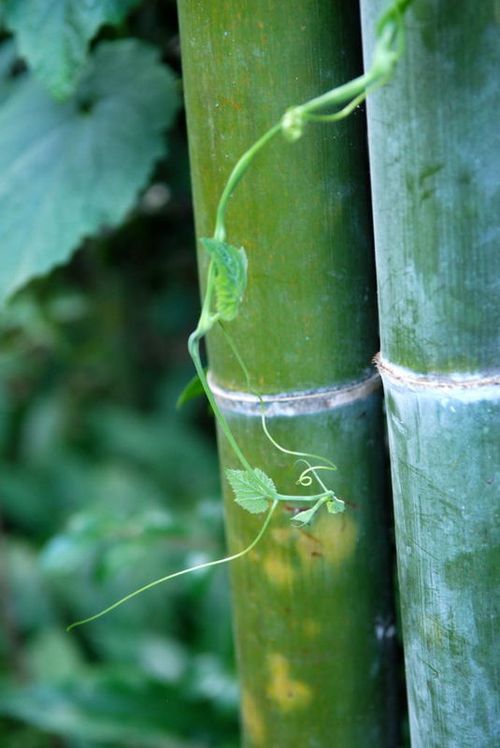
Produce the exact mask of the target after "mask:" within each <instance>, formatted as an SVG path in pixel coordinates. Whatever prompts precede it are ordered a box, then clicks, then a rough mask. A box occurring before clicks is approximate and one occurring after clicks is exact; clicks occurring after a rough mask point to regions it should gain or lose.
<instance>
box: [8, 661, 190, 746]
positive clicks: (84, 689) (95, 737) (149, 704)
mask: <svg viewBox="0 0 500 748" xmlns="http://www.w3.org/2000/svg"><path fill="white" fill-rule="evenodd" d="M0 714H4V715H6V716H10V717H14V718H17V719H21V720H23V721H25V722H27V723H28V724H32V725H36V726H37V727H39V728H40V729H42V730H46V731H49V732H51V733H54V734H56V735H62V736H68V737H70V738H78V739H80V740H91V741H95V742H96V743H97V744H100V743H104V744H106V745H109V743H112V744H113V745H115V744H116V743H118V744H119V745H120V746H134V748H139V746H140V748H188V746H189V748H201V745H200V743H198V742H197V741H193V742H191V741H190V742H185V741H183V740H179V739H177V738H174V737H170V735H169V730H170V729H173V730H174V731H175V730H176V728H179V727H185V726H186V723H188V720H189V717H190V713H189V711H188V709H187V707H186V706H185V705H184V704H183V703H182V701H181V700H180V699H179V697H178V696H177V694H176V692H175V690H174V689H169V688H167V687H165V686H162V687H158V686H156V685H153V684H150V683H148V682H147V681H146V680H145V679H144V678H141V677H140V676H137V675H134V674H133V673H132V672H131V671H127V670H125V669H120V670H116V671H114V670H113V669H112V668H109V669H108V671H107V672H106V671H105V670H104V669H102V670H100V671H95V673H94V674H89V675H87V676H83V675H82V674H79V677H78V679H77V680H76V679H75V680H74V681H72V682H67V683H66V684H65V685H64V686H62V685H61V686H59V685H56V684H51V683H48V682H40V683H39V684H35V685H33V686H27V687H19V688H15V687H12V686H9V685H5V686H4V687H3V688H2V685H1V684H0Z"/></svg>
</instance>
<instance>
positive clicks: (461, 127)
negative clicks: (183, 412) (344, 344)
mask: <svg viewBox="0 0 500 748" xmlns="http://www.w3.org/2000/svg"><path fill="white" fill-rule="evenodd" d="M381 6H382V0H381V1H380V2H372V1H371V0H362V10H363V29H364V40H365V43H366V49H365V52H366V55H367V59H368V58H369V57H370V54H371V48H372V26H373V22H374V19H375V18H376V16H377V14H378V12H379V11H380V8H381ZM495 8H496V3H495V2H493V0H486V1H485V2H483V3H480V4H471V3H454V2H451V0H438V1H437V2H433V3H430V2H426V1H425V0H415V2H414V3H413V5H412V8H411V10H410V12H409V14H408V19H407V21H408V23H407V28H408V31H407V41H406V47H407V48H406V51H405V56H404V59H403V61H402V63H401V66H400V67H399V68H398V70H397V73H396V76H395V79H394V80H393V81H392V83H391V86H390V87H387V88H386V89H383V90H381V91H379V92H377V93H376V94H375V95H374V97H373V99H372V100H371V101H370V102H369V105H368V124H369V143H370V162H371V163H370V167H371V174H372V194H373V204H374V223H375V239H376V256H377V274H378V287H379V303H380V327H381V344H382V352H381V359H380V370H381V373H382V376H383V380H384V389H385V392H386V402H387V414H388V425H389V439H390V450H391V464H392V477H393V486H394V502H395V518H396V540H397V554H398V571H399V582H400V588H401V608H402V621H403V634H404V643H405V660H406V673H407V682H408V697H409V710H410V731H411V740H412V746H414V748H443V746H453V748H462V747H463V748H466V747H467V748H468V747H469V746H476V747H477V748H479V747H480V746H483V747H484V748H486V746H492V745H496V744H497V742H498V740H499V738H500V733H499V732H498V722H497V720H498V700H497V694H498V681H497V680H496V678H497V675H496V674H497V672H498V664H499V662H498V654H497V652H498V650H497V649H496V648H495V636H496V630H498V627H496V630H495V625H494V622H495V620H496V615H497V610H496V608H495V605H494V597H495V591H494V575H495V566H496V567H497V568H498V561H499V554H498V514H497V511H498V510H497V506H498V494H499V489H498V485H499V480H500V449H499V444H500V417H499V416H500V386H499V385H500V373H499V358H498V353H499V350H500V338H499V330H500V326H499V320H500V294H499V278H500V251H499V246H500V243H499V231H498V159H496V163H497V165H496V167H495V155H494V154H495V153H496V154H497V155H498V147H499V138H498V121H499V119H500V117H499V115H500V112H499V105H498V104H499V102H498V95H497V80H498V64H499V62H500V60H499V51H500V44H499V41H500V40H499V39H498V31H497V30H498V18H497V17H495V12H496V11H495ZM494 203H496V207H497V209H496V210H495V209H494Z"/></svg>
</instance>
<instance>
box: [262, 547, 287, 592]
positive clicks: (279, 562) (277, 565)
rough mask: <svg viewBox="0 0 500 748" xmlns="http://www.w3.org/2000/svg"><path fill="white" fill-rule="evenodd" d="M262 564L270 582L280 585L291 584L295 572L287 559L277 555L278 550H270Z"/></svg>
mask: <svg viewBox="0 0 500 748" xmlns="http://www.w3.org/2000/svg"><path fill="white" fill-rule="evenodd" d="M262 565H263V567H264V571H265V572H266V574H267V578H268V579H269V581H270V582H273V583H274V584H276V585H278V587H286V586H290V585H291V583H292V581H293V577H294V573H293V569H292V567H291V566H290V564H288V563H287V562H286V561H284V560H283V559H282V558H279V557H278V556H276V552H274V553H273V552H272V551H271V552H270V553H269V554H268V555H267V556H266V557H265V558H264V560H263V562H262Z"/></svg>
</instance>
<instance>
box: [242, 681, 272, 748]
mask: <svg viewBox="0 0 500 748" xmlns="http://www.w3.org/2000/svg"><path fill="white" fill-rule="evenodd" d="M241 712H242V715H243V724H244V726H245V730H246V731H247V732H248V734H249V736H250V739H251V741H252V745H256V746H258V745H265V742H266V726H265V724H264V720H263V719H262V714H261V713H260V711H259V707H258V706H257V703H256V701H255V699H254V697H253V696H252V694H251V693H250V692H249V691H248V690H247V689H244V690H243V693H242V696H241Z"/></svg>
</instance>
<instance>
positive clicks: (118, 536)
mask: <svg viewBox="0 0 500 748" xmlns="http://www.w3.org/2000/svg"><path fill="white" fill-rule="evenodd" d="M48 6H50V13H48V12H47V13H48V14H47V17H46V18H45V20H44V23H42V20H43V19H40V23H39V27H38V30H39V34H37V33H36V32H37V28H36V25H35V23H34V20H33V19H35V17H36V15H35V13H40V12H41V10H43V8H44V7H45V8H46V7H48ZM84 6H85V7H84ZM118 6H119V7H118ZM0 8H2V9H3V11H4V22H5V17H6V18H7V24H8V28H9V29H10V30H13V31H14V32H16V33H15V35H14V37H12V36H10V35H9V34H8V33H7V32H5V33H4V35H3V37H2V39H3V40H0V76H2V81H3V82H0V154H3V155H2V156H1V158H2V163H4V167H5V169H4V171H3V172H2V175H0V235H1V239H2V241H1V247H0V269H1V272H0V285H1V286H2V287H3V288H5V289H6V288H7V287H9V288H11V287H12V282H13V278H14V277H17V279H18V280H17V281H16V282H15V283H14V285H20V284H21V283H22V282H23V280H24V279H28V278H29V277H31V276H33V274H36V273H38V272H41V271H42V270H44V269H45V268H48V267H50V266H51V265H52V264H53V263H54V262H58V261H59V260H58V259H57V257H56V253H57V252H59V259H62V258H63V256H64V255H65V254H67V253H69V252H72V251H73V250H75V249H77V248H78V247H80V249H79V251H77V252H76V254H74V256H73V258H72V260H71V263H70V264H69V265H67V266H65V267H57V268H56V269H55V270H53V271H52V273H51V274H50V275H48V276H46V277H45V278H37V279H36V280H34V281H32V282H31V283H30V284H29V285H27V286H26V287H24V288H23V289H22V290H20V291H19V292H18V293H17V294H16V295H15V296H14V298H13V299H12V300H11V301H9V303H8V304H7V305H6V306H3V307H2V309H1V310H0V745H2V748H3V746H5V748H49V747H50V748H55V747H57V748H61V747H62V748H98V747H102V746H104V747H105V748H119V747H120V746H130V747H132V748H148V747H149V746H151V748H210V746H214V747H215V746H216V747H217V748H234V747H235V746H236V745H237V744H238V738H237V714H236V706H237V700H238V694H237V687H236V681H235V676H234V669H233V654H232V638H231V629H230V618H229V600H228V582H227V577H226V573H225V572H224V570H220V571H214V572H210V571H205V572H200V573H197V574H195V575H192V576H189V577H185V578H183V579H181V580H178V581H176V582H174V583H172V584H171V585H166V586H165V587H162V586H160V587H158V588H156V589H154V590H151V591H150V592H148V593H146V594H144V595H142V596H140V597H138V598H136V599H134V600H133V601H131V602H130V604H128V605H126V606H123V607H122V608H119V609H117V610H116V611H114V612H113V614H111V615H109V616H107V617H105V618H103V619H100V620H99V621H97V622H95V624H92V625H89V626H87V627H83V628H82V629H80V630H78V631H77V632H75V633H73V634H66V632H65V626H66V625H67V624H68V623H70V622H72V621H74V620H76V619H78V618H81V617H84V616H87V615H89V614H92V613H93V612H96V611H97V610H99V609H100V608H101V607H103V606H105V605H108V604H109V603H111V602H114V601H115V600H116V599H117V598H119V597H120V596H122V595H124V594H126V593H127V592H129V591H131V590H133V589H134V588H135V587H137V586H140V585H141V584H144V583H145V582H148V581H150V580H152V579H154V578H156V577H158V576H161V575H164V574H166V573H168V572H169V571H174V570H176V569H180V568H182V567H183V566H185V565H189V564H192V563H196V562H198V561H201V560H204V559H208V558H215V557H218V556H219V555H221V553H222V551H223V532H222V506H221V501H220V496H219V479H218V473H217V463H216V458H215V451H214V446H213V425H212V421H211V418H210V415H209V413H208V410H207V408H206V405H205V404H204V403H203V402H202V401H194V402H189V403H187V404H186V405H185V407H184V408H183V409H182V411H181V412H178V411H176V408H175V404H176V400H177V397H178V394H179V392H180V391H181V390H182V388H183V386H184V385H185V384H186V382H188V381H189V379H190V377H191V376H192V373H193V372H192V369H191V366H190V364H189V363H188V358H187V353H186V338H187V334H188V332H189V330H190V329H191V328H192V326H193V325H194V322H195V319H196V314H197V309H198V284H197V278H196V268H195V265H194V250H193V247H194V240H193V228H192V223H191V220H192V219H191V208H190V197H189V174H188V160H187V149H186V142H185V133H184V126H183V122H182V119H181V118H177V120H174V113H175V110H176V107H177V94H176V92H175V89H174V88H173V87H172V81H173V75H176V76H177V77H178V76H179V75H180V66H179V50H178V41H177V32H176V14H175V4H174V3H173V2H162V3H159V2H153V1H151V0H147V1H145V2H142V3H140V2H132V1H130V2H127V3H123V4H119V3H116V2H113V1H112V0H103V1H102V2H101V0H95V2H94V0H93V1H92V2H88V3H87V2H86V3H84V4H82V3H75V2H73V0H64V2H63V1H61V2H60V3H59V2H57V3H55V1H54V2H48V3H46V2H44V1H43V0H7V1H6V2H3V3H2V5H1V6H0ZM30 9H31V12H32V13H33V15H30ZM87 10H88V12H89V16H88V18H86V17H85V14H86V13H87ZM130 10H133V12H132V14H129V15H127V13H126V11H130ZM91 11H92V12H91ZM75 13H77V14H78V13H81V15H80V16H79V17H78V19H79V20H78V23H76V21H75V25H74V28H72V29H69V28H66V26H65V24H66V22H67V19H71V18H72V19H74V18H76V16H74V14H75ZM5 14H6V15H5ZM113 14H114V15H113ZM90 16H92V18H90ZM82 19H83V20H82ZM89 19H90V20H89ZM44 24H45V25H44ZM58 24H62V26H61V27H60V28H61V34H59V31H58V30H57V29H58V28H59V26H58ZM110 24H118V25H116V26H112V25H110ZM101 27H103V28H102V29H101V31H100V32H99V33H98V35H97V37H96V38H94V37H95V34H96V33H97V32H98V29H99V28H101ZM75 35H76V36H75ZM38 36H39V40H38V41H39V49H37V38H38ZM68 39H70V40H71V41H70V42H68V44H69V46H66V47H64V44H66V41H65V40H68ZM92 39H93V41H92V43H90V42H91V40H92ZM47 40H48V41H47ZM51 40H52V41H51ZM54 40H56V41H57V43H56V41H54ZM89 44H90V46H89ZM44 45H45V46H46V45H48V47H47V46H46V49H45V51H44ZM72 45H73V46H72ZM47 49H49V50H52V53H51V55H52V56H51V57H50V59H49V58H48V57H47V56H46V52H47ZM82 50H83V51H82ZM37 55H38V56H37ZM123 55H124V56H125V57H126V58H127V60H125V57H123V59H122V58H121V56H123ZM42 58H43V59H42ZM160 60H161V64H160ZM127 61H128V62H127ZM166 65H168V66H169V67H170V68H171V69H172V70H173V71H174V74H172V73H171V72H169V70H168V68H167V67H166ZM30 71H31V72H30ZM31 75H35V76H36V77H37V78H38V79H39V80H40V81H41V82H42V84H43V85H45V86H46V87H47V89H48V93H46V92H45V91H44V90H43V89H42V88H41V87H40V83H39V82H36V81H35V80H34V79H31V78H30V76H31ZM89 80H90V81H92V80H93V81H94V83H93V84H92V91H94V92H95V91H98V92H99V96H101V95H102V98H101V99H99V100H100V102H101V105H102V113H101V114H99V106H100V105H99V104H97V105H95V108H92V106H91V105H89V101H87V100H85V97H83V104H87V105H89V109H88V111H87V112H82V111H80V110H78V107H77V98H75V97H81V96H82V95H83V93H82V92H85V90H86V89H85V86H87V85H88V81H89ZM134 81H135V83H134ZM147 81H150V82H151V81H152V83H151V86H149V85H146V83H147ZM132 84H133V85H132ZM88 90H90V89H88ZM54 93H55V94H56V95H57V96H58V97H59V99H61V98H62V97H65V101H64V102H63V103H61V102H56V101H53V100H52V99H50V95H51V94H54ZM31 97H34V98H31ZM30 101H31V104H30V105H29V106H28V104H29V102H30ZM78 101H79V102H80V105H81V104H82V99H81V98H80V99H78ZM34 102H35V103H34ZM21 104H22V106H21ZM31 105H32V108H31V110H30V106H31ZM16 107H17V108H18V109H16ZM83 108H84V109H85V106H84V107H83ZM14 109H16V111H18V114H19V116H18V117H17V120H16V122H17V124H16V123H15V122H14V120H13V119H12V112H13V110H14ZM21 111H22V116H21V114H20V113H21ZM30 111H31V114H30ZM37 113H38V114H37ZM144 113H146V116H143V115H144ZM84 115H85V116H87V117H88V119H87V120H85V116H84ZM80 116H81V117H82V118H83V120H84V121H86V122H88V123H89V124H88V125H82V124H81V123H80V120H79V119H78V118H79V117H80ZM98 116H99V117H100V118H101V119H99V123H98V124H97V125H95V127H97V129H95V127H94V124H92V127H90V121H91V119H92V118H93V117H94V118H96V119H95V120H94V122H97V118H98ZM54 118H55V119H54ZM113 118H114V119H113ZM55 120H57V122H58V127H56V128H55V129H53V128H52V127H48V128H47V130H46V135H47V141H45V140H44V138H43V137H41V135H42V134H43V133H42V129H43V123H44V122H45V123H49V124H51V123H52V124H53V123H54V122H55ZM6 123H7V126H6ZM76 123H78V124H76ZM59 125H60V127H59ZM87 126H88V127H89V130H88V132H87V130H85V128H86V127H87ZM75 127H76V128H79V130H78V133H76V131H75V130H74V128H75ZM167 127H168V128H169V129H168V132H166V134H165V128H167ZM99 128H104V129H106V128H108V129H107V133H108V134H107V135H106V136H105V138H104V140H103V141H102V142H101V140H100V139H99V138H97V135H98V134H99V132H101V134H102V132H103V130H102V129H101V130H99ZM84 132H85V133H87V135H88V137H87V138H86V139H85V137H84V136H83V134H82V133H84ZM115 132H116V139H113V138H112V134H113V133H115ZM64 134H66V135H67V139H66V140H65V139H64ZM70 134H71V137H70ZM23 139H24V140H23ZM30 139H31V140H30ZM54 139H55V140H54ZM73 139H74V146H75V147H74V148H73V146H72V145H71V147H70V142H71V143H72V142H73ZM28 141H30V142H32V144H33V145H35V144H36V148H35V149H34V150H35V151H37V149H39V148H42V145H41V144H43V148H45V147H46V145H47V143H48V144H52V147H53V150H52V151H51V153H52V157H51V158H48V159H47V160H46V161H43V159H42V157H41V156H37V158H38V157H39V158H40V159H42V160H41V161H40V163H38V162H36V159H35V161H33V158H34V153H33V151H31V150H30V149H29V147H28ZM84 141H85V142H84ZM23 142H24V145H23ZM56 142H57V144H58V145H57V146H56V145H54V143H56ZM92 143H94V145H95V146H96V147H95V148H94V147H93V145H92ZM103 143H105V144H106V147H105V148H104V149H103V150H101V151H100V150H99V148H100V147H101V146H102V145H103ZM14 144H15V146H16V148H15V149H14ZM64 144H66V147H65V148H63V147H62V146H63V145H64ZM43 148H42V150H43ZM16 149H17V150H16ZM84 152H85V153H86V154H87V156H88V163H87V162H86V161H87V159H86V158H82V154H83V153H84ZM14 154H17V161H16V163H17V164H18V165H19V164H21V166H20V171H19V172H18V171H17V170H16V169H14V172H15V174H14V172H12V171H11V172H9V173H10V175H11V176H10V177H8V176H7V172H8V169H7V168H6V167H7V162H8V160H9V158H12V159H13V157H14ZM96 154H97V156H96ZM24 156H25V160H23V157H24ZM19 159H21V160H20V161H19ZM78 159H80V160H78ZM42 162H43V163H44V164H45V166H43V168H42V166H41V164H42ZM84 162H85V163H84ZM155 162H156V167H155V168H154V172H153V173H152V169H153V164H154V163H155ZM9 163H11V165H12V164H13V163H14V159H13V160H12V161H11V162H9ZM29 163H31V166H30V168H33V164H35V166H36V168H35V169H34V171H33V183H32V182H31V180H30V179H28V176H27V175H28V171H26V172H23V169H24V168H25V167H26V169H27V168H28V164H29ZM36 164H38V166H37V165H36ZM21 167H22V168H21ZM21 173H24V175H25V177H26V179H25V181H22V180H21V182H22V184H21V182H19V181H17V180H18V179H20V178H21V177H20V174H21ZM151 173H152V179H151V181H150V182H149V183H148V181H147V180H148V178H149V176H148V175H150V174H151ZM2 180H3V182H2ZM2 184H3V187H2ZM49 184H50V185H51V186H50V187H49ZM7 188H8V189H7ZM45 188H47V189H48V190H50V191H51V192H52V191H53V194H52V197H50V196H48V195H46V194H45V193H44V189H45ZM73 193H75V194H73ZM54 195H59V197H58V200H57V202H58V203H61V204H58V205H57V206H56V207H57V211H55V210H54V202H53V199H52V198H53V196H54ZM44 200H46V202H45V203H44ZM9 201H10V202H9ZM12 201H14V202H12ZM43 205H45V206H46V207H45V208H43ZM9 206H10V207H9ZM12 206H14V207H15V208H16V210H17V209H18V213H17V214H16V216H17V217H14V216H13V214H12V210H13V207H12ZM16 206H17V207H16ZM41 206H42V208H43V209H41ZM75 206H77V207H78V210H77V209H76V207H75ZM2 211H3V212H2ZM5 211H7V213H6V212H5ZM9 211H10V212H9ZM72 211H73V212H72ZM78 211H80V213H79V215H80V216H81V220H80V219H77V218H75V216H76V215H77V213H78ZM120 222H121V226H117V224H118V223H120ZM77 225H78V226H79V228H78V230H77V231H76V230H75V227H76V226H77ZM113 226H114V228H113ZM68 227H70V228H68ZM16 232H17V233H16ZM22 232H27V233H26V234H25V235H24V238H23V233H22ZM65 232H68V233H65ZM28 234H29V236H30V237H33V241H30V242H27V240H26V236H27V235H28ZM90 234H92V235H93V237H92V239H89V238H87V239H86V240H85V242H84V245H83V246H82V245H81V242H82V239H83V238H84V237H85V236H89V235H90ZM16 236H17V239H15V241H16V242H17V245H16V247H17V249H16V250H15V251H14V244H12V243H11V244H9V242H14V238H13V237H16ZM63 236H64V237H65V238H64V241H63V238H62V237H63ZM63 246H64V249H63ZM6 247H7V248H8V249H9V251H8V252H7V251H6V249H5V248H6ZM23 252H24V253H25V254H24V255H23V257H21V254H22V253H23ZM44 258H45V259H44ZM47 258H49V260H47ZM16 263H17V265H16ZM16 268H17V269H16ZM23 273H24V275H23ZM16 274H17V275H16ZM215 610H216V611H217V615H214V611H215Z"/></svg>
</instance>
